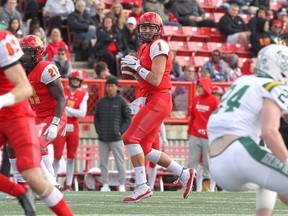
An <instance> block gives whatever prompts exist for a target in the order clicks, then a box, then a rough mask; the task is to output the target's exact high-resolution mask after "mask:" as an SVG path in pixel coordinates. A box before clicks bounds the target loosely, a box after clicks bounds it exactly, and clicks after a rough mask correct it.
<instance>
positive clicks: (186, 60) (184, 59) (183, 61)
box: [175, 56, 195, 68]
mask: <svg viewBox="0 0 288 216" xmlns="http://www.w3.org/2000/svg"><path fill="white" fill-rule="evenodd" d="M175 58H176V61H177V62H178V63H179V65H180V66H181V67H182V68H183V67H185V66H188V65H195V63H194V59H193V57H192V56H176V57H175Z"/></svg>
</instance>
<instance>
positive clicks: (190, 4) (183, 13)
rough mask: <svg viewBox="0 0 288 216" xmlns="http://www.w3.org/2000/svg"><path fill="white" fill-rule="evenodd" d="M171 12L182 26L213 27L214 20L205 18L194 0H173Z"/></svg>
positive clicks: (202, 10) (203, 12) (201, 9)
mask: <svg viewBox="0 0 288 216" xmlns="http://www.w3.org/2000/svg"><path fill="white" fill-rule="evenodd" d="M171 12H172V13H173V14H174V16H175V17H176V19H177V20H178V21H179V22H180V23H181V24H182V25H183V26H199V27H203V26H207V27H215V22H214V21H212V20H210V19H206V18H205V11H204V9H203V8H202V7H201V6H200V5H199V4H198V2H197V1H196V0H175V2H174V3H173V6H172V10H171Z"/></svg>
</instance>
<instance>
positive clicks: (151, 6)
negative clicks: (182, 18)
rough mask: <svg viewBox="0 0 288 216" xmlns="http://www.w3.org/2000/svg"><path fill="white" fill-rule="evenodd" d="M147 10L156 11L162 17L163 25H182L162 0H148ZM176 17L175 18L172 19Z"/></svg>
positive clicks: (145, 4)
mask: <svg viewBox="0 0 288 216" xmlns="http://www.w3.org/2000/svg"><path fill="white" fill-rule="evenodd" d="M144 11H145V12H149V11H150V12H155V13H157V14H159V16H160V17H161V18H162V21H163V25H171V26H182V25H181V24H179V22H178V20H177V19H176V18H175V17H174V15H173V13H171V12H169V11H168V10H166V9H165V6H164V3H163V1H161V0H147V1H145V2H144ZM170 14H171V15H170ZM171 18H174V20H171Z"/></svg>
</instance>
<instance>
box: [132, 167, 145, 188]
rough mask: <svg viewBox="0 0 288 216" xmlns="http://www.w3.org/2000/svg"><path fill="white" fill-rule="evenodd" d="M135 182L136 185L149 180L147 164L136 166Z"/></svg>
mask: <svg viewBox="0 0 288 216" xmlns="http://www.w3.org/2000/svg"><path fill="white" fill-rule="evenodd" d="M134 170H135V177H136V179H135V183H136V185H142V184H145V183H146V182H147V178H146V172H145V166H139V167H135V168H134Z"/></svg>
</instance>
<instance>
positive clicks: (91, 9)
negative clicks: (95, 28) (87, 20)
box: [85, 0, 101, 16]
mask: <svg viewBox="0 0 288 216" xmlns="http://www.w3.org/2000/svg"><path fill="white" fill-rule="evenodd" d="M100 2H101V1H98V0H85V3H86V11H87V12H88V13H89V14H90V16H94V15H95V14H96V7H97V6H96V5H97V4H99V3H100Z"/></svg>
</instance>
